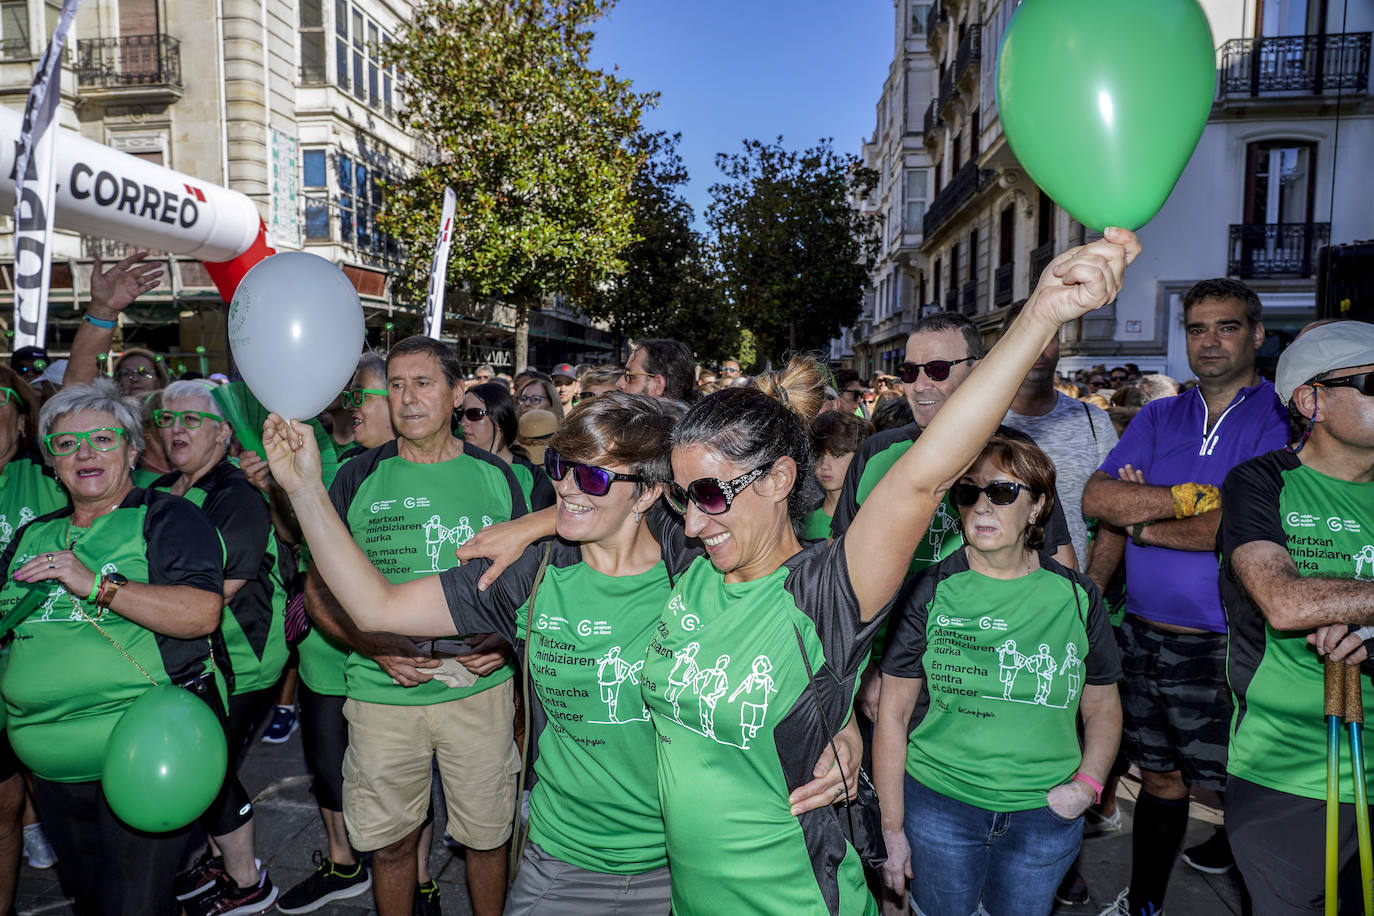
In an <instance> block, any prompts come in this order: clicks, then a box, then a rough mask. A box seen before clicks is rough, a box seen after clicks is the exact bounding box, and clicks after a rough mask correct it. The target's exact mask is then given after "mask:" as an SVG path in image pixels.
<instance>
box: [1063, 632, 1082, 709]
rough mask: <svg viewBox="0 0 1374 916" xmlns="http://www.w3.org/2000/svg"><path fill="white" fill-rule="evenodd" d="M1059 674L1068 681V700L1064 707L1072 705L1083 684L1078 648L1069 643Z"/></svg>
mask: <svg viewBox="0 0 1374 916" xmlns="http://www.w3.org/2000/svg"><path fill="white" fill-rule="evenodd" d="M1059 673H1060V674H1062V675H1064V676H1065V677H1067V678H1068V679H1069V698H1068V699H1067V700H1066V701H1065V703H1064V705H1065V707H1069V706H1072V705H1073V701H1074V700H1075V699H1076V698H1077V697H1078V688H1079V686H1080V685H1081V684H1082V683H1083V660H1082V659H1081V658H1079V657H1078V646H1077V645H1076V644H1074V643H1069V646H1068V649H1066V650H1065V654H1064V661H1063V662H1061V663H1060V665H1059Z"/></svg>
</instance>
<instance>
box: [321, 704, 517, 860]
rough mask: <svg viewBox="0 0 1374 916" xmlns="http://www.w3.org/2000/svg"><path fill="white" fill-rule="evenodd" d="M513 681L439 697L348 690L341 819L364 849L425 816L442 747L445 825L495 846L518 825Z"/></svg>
mask: <svg viewBox="0 0 1374 916" xmlns="http://www.w3.org/2000/svg"><path fill="white" fill-rule="evenodd" d="M514 690H515V681H514V680H513V679H512V680H508V681H506V682H505V683H504V684H498V685H497V686H495V687H492V688H491V689H489V690H484V691H482V692H481V693H477V694H473V695H472V696H470V697H464V698H463V699H461V700H453V701H451V702H448V703H436V704H434V705H433V706H388V705H385V704H382V703H363V702H359V701H358V700H352V699H350V700H348V701H347V702H345V703H344V710H343V711H344V718H346V719H347V720H348V750H347V751H346V752H345V753H344V761H343V779H344V795H343V801H344V823H345V824H346V825H347V827H348V838H349V840H350V841H352V843H353V847H354V848H355V849H357V850H358V851H360V852H371V851H373V850H376V849H381V848H383V847H385V846H389V845H391V844H392V843H395V842H396V841H397V840H400V839H402V838H404V837H405V836H406V835H407V834H408V833H410V832H411V831H412V830H414V829H415V828H416V827H418V826H420V824H422V823H423V822H424V819H425V813H426V811H428V810H429V792H430V772H431V766H430V761H431V759H432V758H435V757H437V758H438V761H439V778H440V781H441V782H442V784H443V787H444V799H445V802H446V804H447V807H448V832H449V834H450V835H452V836H453V837H454V838H455V839H457V840H458V841H459V842H460V843H462V844H463V845H464V846H468V847H470V848H472V849H495V848H496V847H498V846H500V845H501V844H502V843H504V842H505V841H506V840H507V839H508V838H509V837H510V832H511V821H512V814H513V812H514V810H515V778H516V775H517V774H518V773H519V771H520V754H519V752H518V750H517V749H516V747H515V738H514V735H513V733H512V727H511V726H512V720H513V717H514V700H513V698H514V695H515V694H514Z"/></svg>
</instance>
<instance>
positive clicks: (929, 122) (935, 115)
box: [921, 99, 945, 133]
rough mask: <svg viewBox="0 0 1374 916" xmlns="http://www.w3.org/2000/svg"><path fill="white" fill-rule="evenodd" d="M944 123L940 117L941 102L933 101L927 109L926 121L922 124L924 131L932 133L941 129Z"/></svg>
mask: <svg viewBox="0 0 1374 916" xmlns="http://www.w3.org/2000/svg"><path fill="white" fill-rule="evenodd" d="M944 123H945V122H944V120H943V119H942V118H941V117H940V100H939V99H931V100H930V106H929V107H928V108H926V116H925V120H924V121H923V122H922V125H921V126H922V129H923V130H924V131H925V132H926V133H930V132H931V131H932V130H934V129H935V128H937V127H939V126H940V125H942V124H944Z"/></svg>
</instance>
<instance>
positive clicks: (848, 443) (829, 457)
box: [802, 410, 873, 541]
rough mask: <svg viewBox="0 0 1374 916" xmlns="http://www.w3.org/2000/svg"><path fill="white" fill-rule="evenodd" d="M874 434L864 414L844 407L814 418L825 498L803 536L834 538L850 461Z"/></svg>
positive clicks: (813, 434)
mask: <svg viewBox="0 0 1374 916" xmlns="http://www.w3.org/2000/svg"><path fill="white" fill-rule="evenodd" d="M871 435H873V424H872V423H871V422H869V421H868V420H866V419H864V418H863V417H859V416H855V415H854V414H851V413H845V412H844V411H842V410H827V411H826V412H825V413H823V414H821V415H820V416H818V417H816V419H814V420H812V421H811V454H812V455H813V456H814V458H815V460H814V462H813V467H814V469H815V472H816V481H817V482H818V483H819V484H820V485H821V490H822V491H824V493H825V499H824V500H822V501H821V504H820V505H819V506H817V507H816V508H815V509H812V510H811V513H810V514H809V515H807V516H806V524H805V526H804V527H803V529H802V537H803V538H805V539H807V540H810V541H824V540H829V538H830V520H831V519H832V518H833V517H834V515H835V506H836V505H837V504H838V503H839V501H840V491H841V490H843V489H844V477H845V474H846V473H847V472H848V471H849V462H851V461H853V460H854V452H856V451H857V450H858V448H859V446H860V445H862V444H863V441H864V440H865V439H867V438H868V437H869V436H871Z"/></svg>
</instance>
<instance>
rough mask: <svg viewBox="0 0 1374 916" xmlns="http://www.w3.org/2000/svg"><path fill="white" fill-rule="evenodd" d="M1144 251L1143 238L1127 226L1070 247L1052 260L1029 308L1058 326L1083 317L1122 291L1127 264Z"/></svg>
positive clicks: (1028, 310) (1031, 299)
mask: <svg viewBox="0 0 1374 916" xmlns="http://www.w3.org/2000/svg"><path fill="white" fill-rule="evenodd" d="M1139 254H1140V240H1139V239H1137V238H1136V236H1135V233H1134V232H1131V231H1129V230H1126V229H1115V228H1108V229H1107V235H1106V237H1104V238H1101V239H1098V240H1097V241H1095V242H1092V243H1090V244H1087V245H1080V246H1078V247H1077V248H1070V249H1069V250H1068V251H1066V252H1064V253H1063V254H1061V255H1059V256H1058V257H1057V258H1055V259H1054V260H1053V261H1051V262H1050V263H1049V266H1048V267H1046V268H1045V270H1044V272H1043V273H1042V274H1041V275H1040V282H1039V283H1037V284H1036V286H1035V290H1034V291H1033V292H1032V293H1031V295H1030V299H1029V301H1028V302H1027V303H1026V311H1027V312H1028V313H1030V314H1033V315H1035V316H1036V317H1039V318H1043V319H1045V320H1047V321H1052V322H1054V324H1055V325H1056V326H1058V325H1062V324H1065V323H1067V322H1070V321H1073V320H1074V319H1076V318H1081V317H1083V316H1084V315H1086V314H1087V313H1088V312H1091V311H1093V310H1094V309H1099V308H1101V307H1102V306H1104V305H1106V304H1107V303H1108V302H1111V301H1112V300H1114V299H1115V298H1116V297H1117V294H1119V293H1120V292H1121V284H1122V281H1123V280H1124V279H1125V274H1126V267H1127V266H1128V265H1129V264H1130V263H1131V262H1132V261H1134V260H1135V259H1136V257H1137V256H1138V255H1139Z"/></svg>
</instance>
